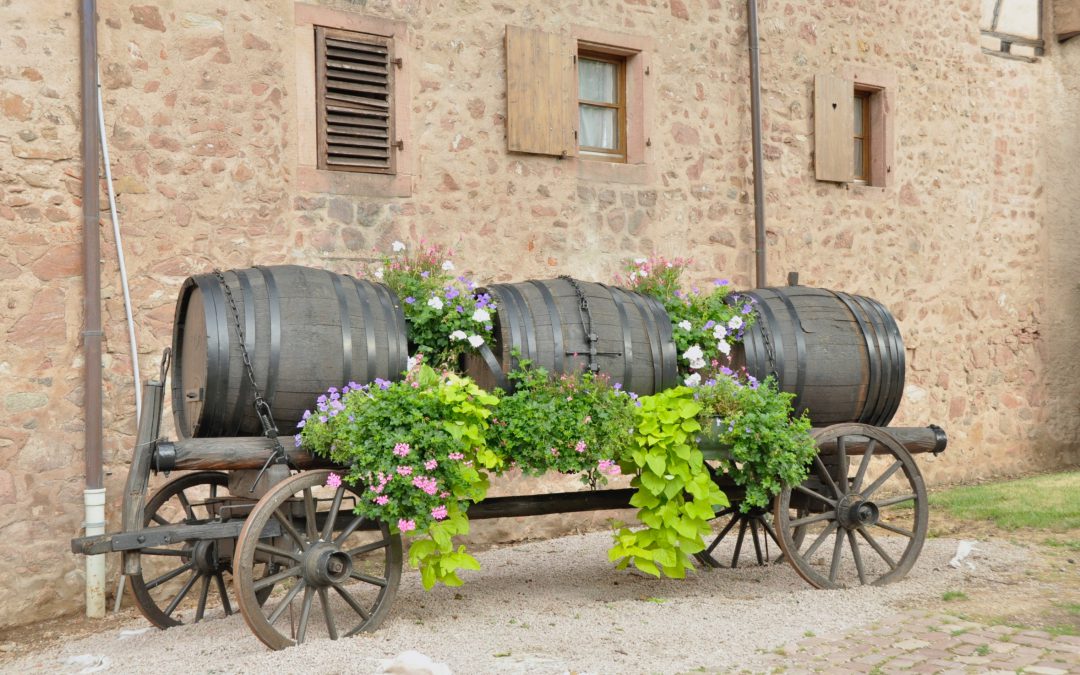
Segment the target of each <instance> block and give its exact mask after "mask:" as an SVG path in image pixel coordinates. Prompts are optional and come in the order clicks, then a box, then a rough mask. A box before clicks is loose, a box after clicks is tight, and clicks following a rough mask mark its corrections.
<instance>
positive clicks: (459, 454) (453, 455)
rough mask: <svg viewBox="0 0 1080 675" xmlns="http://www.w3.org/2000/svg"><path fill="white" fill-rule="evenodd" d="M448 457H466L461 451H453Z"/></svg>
mask: <svg viewBox="0 0 1080 675" xmlns="http://www.w3.org/2000/svg"><path fill="white" fill-rule="evenodd" d="M447 457H449V458H450V459H465V455H463V454H462V453H460V452H451V453H450V454H449V455H447Z"/></svg>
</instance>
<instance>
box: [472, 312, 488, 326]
mask: <svg viewBox="0 0 1080 675" xmlns="http://www.w3.org/2000/svg"><path fill="white" fill-rule="evenodd" d="M472 320H473V321H479V322H481V323H486V322H488V321H490V320H491V315H490V314H488V311H487V310H486V309H478V310H476V311H475V312H473V315H472Z"/></svg>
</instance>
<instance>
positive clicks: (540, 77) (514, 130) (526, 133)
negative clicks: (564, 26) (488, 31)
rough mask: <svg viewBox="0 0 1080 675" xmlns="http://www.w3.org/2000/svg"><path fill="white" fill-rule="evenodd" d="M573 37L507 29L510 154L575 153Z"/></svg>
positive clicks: (575, 92) (515, 27)
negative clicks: (571, 38)
mask: <svg viewBox="0 0 1080 675" xmlns="http://www.w3.org/2000/svg"><path fill="white" fill-rule="evenodd" d="M576 86H577V78H576V73H575V65H574V48H573V41H572V40H570V39H569V38H564V37H562V36H559V35H554V34H551V33H543V32H541V31H537V30H529V29H527V28H519V27H517V26H507V27H506V141H507V149H508V150H510V151H511V152H533V153H537V154H541V155H559V156H575V155H577V139H576V138H575V136H574V130H575V129H576V128H577V124H576V120H577V91H575V89H574V88H575V87H576Z"/></svg>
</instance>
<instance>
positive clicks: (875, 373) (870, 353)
mask: <svg viewBox="0 0 1080 675" xmlns="http://www.w3.org/2000/svg"><path fill="white" fill-rule="evenodd" d="M829 292H830V293H832V294H833V295H834V296H836V297H837V299H839V300H840V302H842V303H844V304H845V305H846V306H847V308H848V310H849V311H850V312H851V315H852V316H853V317H855V322H856V323H857V324H858V325H859V331H861V332H862V336H863V342H864V343H865V344H866V361H867V363H869V367H870V376H869V379H868V380H867V383H866V400H865V401H863V408H862V411H861V412H860V414H859V419H857V420H856V421H857V422H861V423H862V424H872V422H870V420H871V419H872V417H873V410H872V409H871V406H872V405H873V404H874V403H875V401H874V399H876V398H877V396H876V395H875V396H871V395H870V391H871V389H873V390H875V391H880V388H881V372H880V367H879V365H878V360H879V359H878V358H877V357H878V353H877V351H878V350H877V345H876V344H875V343H874V341H873V339H872V338H871V337H870V331H869V330H868V329H867V326H866V323H865V322H864V321H863V320H862V317H861V316H859V309H858V308H857V307H856V306H855V303H854V302H852V300H851V298H850V297H849V296H848V295H847V294H846V293H841V292H840V291H829Z"/></svg>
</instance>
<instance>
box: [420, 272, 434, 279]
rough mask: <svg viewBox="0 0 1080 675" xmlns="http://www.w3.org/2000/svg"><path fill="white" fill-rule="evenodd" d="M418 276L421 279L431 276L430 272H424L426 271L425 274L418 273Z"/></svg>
mask: <svg viewBox="0 0 1080 675" xmlns="http://www.w3.org/2000/svg"><path fill="white" fill-rule="evenodd" d="M420 276H421V277H422V278H424V279H427V278H428V277H430V276H431V272H426V271H425V272H421V273H420Z"/></svg>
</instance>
